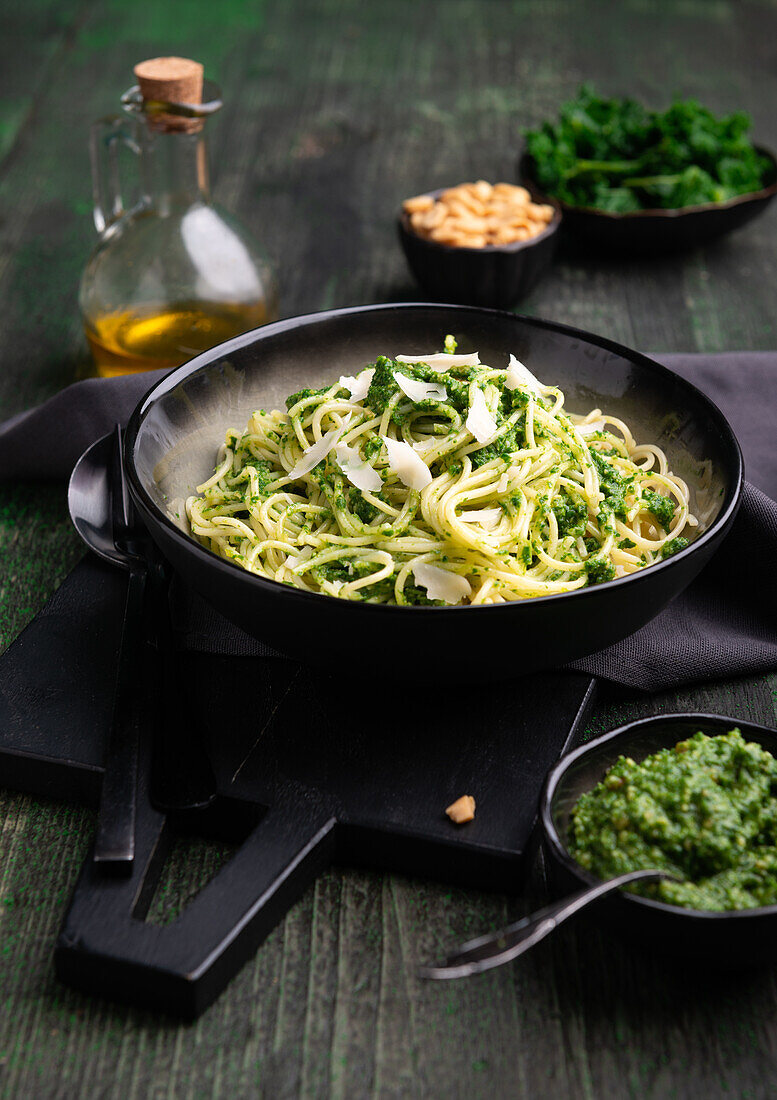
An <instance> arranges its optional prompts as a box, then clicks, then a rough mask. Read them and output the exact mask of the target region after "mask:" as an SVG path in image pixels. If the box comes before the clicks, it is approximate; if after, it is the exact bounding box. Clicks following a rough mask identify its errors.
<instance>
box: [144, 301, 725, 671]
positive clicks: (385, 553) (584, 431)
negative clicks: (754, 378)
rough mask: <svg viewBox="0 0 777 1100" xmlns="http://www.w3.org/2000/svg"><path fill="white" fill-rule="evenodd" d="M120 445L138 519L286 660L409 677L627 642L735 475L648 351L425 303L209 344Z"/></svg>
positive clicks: (512, 665) (664, 595)
mask: <svg viewBox="0 0 777 1100" xmlns="http://www.w3.org/2000/svg"><path fill="white" fill-rule="evenodd" d="M446 337H449V338H450V340H449V344H448V349H447V352H446V351H443V343H444V341H445V340H446ZM454 344H455V345H456V347H455V351H454V350H453V345H454ZM433 352H436V354H433ZM446 354H447V355H448V358H446V357H445V356H446ZM126 445H127V465H128V470H129V481H130V487H131V491H132V495H133V498H134V500H135V503H136V505H137V507H138V508H139V510H140V512H141V514H142V516H143V518H144V521H145V522H146V524H147V526H148V528H149V530H150V532H151V534H152V536H153V537H154V539H155V540H156V541H157V543H158V544H159V546H160V548H161V549H162V551H163V553H164V554H165V555H166V556H167V557H168V559H169V560H170V561H171V562H172V564H173V565H174V566H175V568H176V569H177V570H178V571H179V572H180V574H181V575H182V576H183V578H184V579H185V580H186V581H187V582H189V583H190V584H191V585H192V586H193V587H194V588H195V589H197V590H198V591H199V592H200V593H201V594H202V595H204V596H205V597H206V599H208V600H209V601H210V603H211V604H212V605H213V606H214V607H215V608H216V609H217V610H218V611H220V612H222V614H224V615H225V616H226V617H227V618H229V619H231V620H232V621H233V622H235V623H236V624H237V625H238V626H240V627H241V628H242V629H244V630H246V631H247V632H248V633H250V634H252V635H254V636H256V637H259V638H261V639H262V640H264V641H266V642H268V643H269V644H271V645H272V646H273V647H274V648H276V649H278V650H280V651H281V652H283V653H286V654H288V655H290V656H292V657H295V658H298V659H300V660H303V661H306V662H310V663H313V664H319V665H321V666H326V667H330V668H332V667H340V668H342V667H343V663H344V662H345V663H347V666H348V667H349V668H350V667H352V666H353V667H357V668H359V669H360V670H365V669H367V670H372V671H373V672H374V671H375V670H376V669H377V668H378V667H380V668H383V669H385V668H386V667H387V665H396V666H397V668H398V669H401V668H404V667H406V663H407V667H408V671H409V672H410V675H411V676H420V675H425V674H426V673H427V672H428V671H430V670H435V671H437V672H439V671H440V670H441V669H445V670H446V671H451V670H452V669H453V668H454V667H455V666H456V665H457V664H458V665H460V666H461V668H462V674H466V676H467V677H473V678H477V679H483V678H493V679H496V678H499V677H504V676H506V675H515V674H518V673H527V672H531V671H535V670H538V669H541V668H548V667H552V666H555V665H558V664H563V663H565V662H568V661H571V660H574V659H576V658H579V657H582V656H583V655H585V654H588V653H591V652H594V651H596V650H598V649H601V648H603V647H605V646H607V645H610V644H612V643H614V642H616V641H618V640H620V639H621V638H623V637H625V636H626V635H628V634H630V633H632V632H633V631H634V630H636V629H638V628H639V627H640V626H642V625H644V623H646V622H647V621H648V620H649V619H651V618H652V617H653V616H655V615H656V614H657V613H658V612H659V611H660V610H661V609H662V607H664V606H665V604H666V603H667V602H668V601H669V600H671V599H672V598H673V597H674V596H675V595H677V594H678V593H679V592H680V591H681V590H682V589H683V588H684V587H685V586H686V585H687V584H688V583H689V582H690V581H691V580H692V579H693V577H694V576H695V575H696V574H697V573H698V571H699V570H700V569H701V568H702V566H703V565H704V564H705V563H706V562H707V561H708V560H709V557H710V556H711V554H712V553H713V552H714V550H715V548H716V547H717V545H718V544H719V542H720V540H721V539H722V538H723V537H724V535H725V533H726V531H727V530H728V528H729V526H730V524H731V522H732V521H733V518H734V515H735V512H736V508H737V506H738V502H739V494H740V490H741V484H742V463H741V455H740V452H739V447H738V445H737V442H736V439H735V438H734V436H733V433H732V432H731V429H730V427H729V426H728V424H727V422H726V421H725V419H724V417H723V416H722V414H721V413H720V412H719V411H718V409H717V408H716V407H715V406H714V405H713V404H712V403H711V402H710V401H708V400H707V399H706V398H705V397H704V396H703V395H702V394H701V393H700V392H699V391H698V390H696V389H695V388H694V387H693V386H691V385H690V384H689V383H687V382H685V381H684V380H682V379H680V378H679V377H677V376H676V375H674V374H673V373H672V372H671V371H669V370H667V369H666V368H664V367H662V366H660V365H659V364H657V363H655V362H653V361H652V360H650V359H648V358H647V357H645V356H642V355H640V354H639V353H637V352H632V351H630V350H628V349H626V348H623V347H621V346H619V345H617V344H614V343H612V342H611V341H608V340H605V339H602V338H600V337H596V336H592V335H590V334H587V333H583V332H579V331H577V330H575V329H571V328H568V327H565V326H562V325H556V324H551V323H549V322H543V321H537V320H534V319H530V318H521V317H516V316H514V315H512V314H507V313H499V312H496V311H491V310H483V309H474V308H467V307H454V306H440V305H428V304H422V303H421V304H400V305H386V306H367V307H357V308H353V309H345V310H335V311H330V312H326V313H321V314H314V315H311V316H307V317H298V318H291V319H289V320H285V321H280V322H277V323H275V324H272V325H267V326H264V327H263V328H261V329H258V330H256V331H254V332H251V333H246V334H245V335H243V336H240V337H237V338H236V339H234V340H232V341H229V342H228V343H226V344H222V345H220V346H219V347H217V348H214V349H212V350H211V351H208V352H206V353H204V354H203V355H200V356H198V357H197V358H196V359H194V360H192V362H190V363H188V364H186V365H184V366H183V367H180V368H178V369H177V370H174V371H172V372H171V373H170V374H169V375H168V376H167V377H166V378H165V379H164V380H163V381H162V382H160V383H159V384H157V386H155V387H154V388H153V389H152V390H151V392H150V393H149V394H148V395H147V396H146V397H145V398H144V400H143V401H142V402H141V403H140V405H139V406H138V408H137V409H136V411H135V413H134V414H133V417H132V419H131V422H130V425H129V428H128V432H127V444H126Z"/></svg>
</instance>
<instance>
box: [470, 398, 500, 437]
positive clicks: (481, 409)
mask: <svg viewBox="0 0 777 1100" xmlns="http://www.w3.org/2000/svg"><path fill="white" fill-rule="evenodd" d="M466 428H467V431H468V432H470V433H471V434H472V435H474V437H475V439H477V441H478V443H488V441H489V439H490V438H491V437H492V436H493V435H495V434H496V421H495V420H494V418H493V416H492V415H491V412H490V411H489V408H488V405H487V404H486V397H485V394H484V393H483V391H482V390H481V389H479V388H476V389H475V396H474V398H473V400H472V405H471V406H470V410H469V415H468V416H467V420H466Z"/></svg>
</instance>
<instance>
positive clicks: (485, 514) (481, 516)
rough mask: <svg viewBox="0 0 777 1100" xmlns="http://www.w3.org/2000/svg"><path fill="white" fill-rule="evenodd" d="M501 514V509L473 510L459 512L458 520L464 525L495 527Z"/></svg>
mask: <svg viewBox="0 0 777 1100" xmlns="http://www.w3.org/2000/svg"><path fill="white" fill-rule="evenodd" d="M503 514H504V513H503V512H502V509H501V508H477V509H475V508H473V509H472V510H471V511H469V512H460V513H459V519H463V520H464V522H465V523H479V524H480V525H481V527H496V525H497V523H499V521H500V519H501V518H502V516H503Z"/></svg>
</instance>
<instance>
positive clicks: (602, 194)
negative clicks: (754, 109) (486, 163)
mask: <svg viewBox="0 0 777 1100" xmlns="http://www.w3.org/2000/svg"><path fill="white" fill-rule="evenodd" d="M749 129H750V118H749V116H748V115H746V114H745V113H744V112H742V111H737V112H735V113H734V114H732V115H726V116H723V117H721V118H718V117H716V116H715V115H714V114H713V113H712V112H711V111H709V110H708V109H707V108H706V107H704V106H702V104H700V103H699V102H698V101H697V100H695V99H688V100H684V101H681V100H676V101H675V102H674V103H672V105H671V106H670V107H669V108H668V109H667V110H666V111H649V110H647V108H645V107H643V106H642V105H641V104H640V103H637V102H636V101H635V100H633V99H606V98H604V97H602V96H599V95H598V94H597V93H596V91H595V90H594V89H593V87H591V85H589V84H584V85H583V86H582V87H581V88H580V90H579V91H578V93H577V96H576V98H575V99H573V100H570V101H569V102H567V103H564V104H562V106H561V109H560V111H559V117H558V120H557V121H556V122H545V123H543V125H542V126H540V128H539V129H537V130H527V131H526V132H525V137H526V148H527V151H528V153H529V155H530V157H531V159H532V161H533V162H534V173H535V177H536V180H537V183H538V184H539V185H540V187H541V188H542V189H543V190H544V191H545V192H546V193H547V194H549V195H553V196H555V197H556V198H558V199H561V200H562V201H563V202H567V203H570V204H571V205H573V206H588V207H594V208H595V209H598V210H605V211H608V212H609V213H614V214H621V213H628V212H630V211H633V210H644V209H678V208H681V207H685V206H696V205H699V204H704V203H720V202H726V201H727V200H728V199H731V198H734V197H735V196H736V195H742V194H748V193H750V192H753V191H758V190H760V188H762V187H763V186H764V185H765V183H766V180H767V177H768V174H769V170H770V167H771V163H770V161H769V160H768V158H767V157H765V156H763V155H762V154H761V153H759V152H758V151H757V150H756V149H755V148H754V147H753V144H752V142H751V141H750V139H749V137H748V131H749Z"/></svg>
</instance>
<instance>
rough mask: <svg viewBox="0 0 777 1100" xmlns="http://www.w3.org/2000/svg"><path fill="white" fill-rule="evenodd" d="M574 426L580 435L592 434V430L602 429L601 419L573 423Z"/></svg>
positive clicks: (602, 422) (600, 430)
mask: <svg viewBox="0 0 777 1100" xmlns="http://www.w3.org/2000/svg"><path fill="white" fill-rule="evenodd" d="M575 427H576V428H577V430H578V431H579V432H580V434H581V435H593V434H594V432H603V431H604V421H603V420H591V421H589V422H588V424H575Z"/></svg>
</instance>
